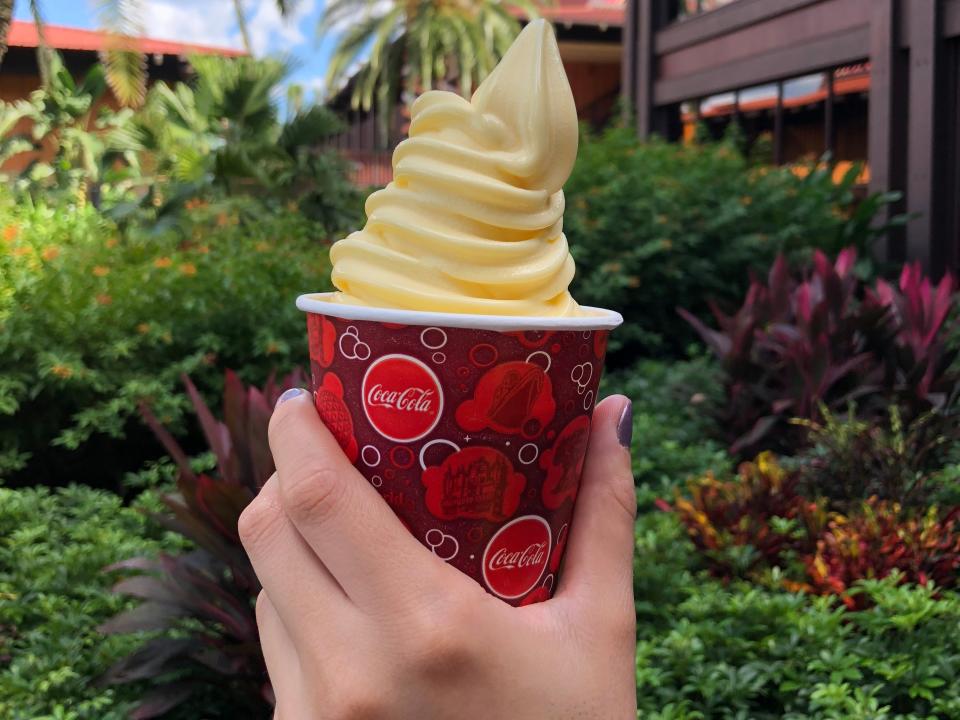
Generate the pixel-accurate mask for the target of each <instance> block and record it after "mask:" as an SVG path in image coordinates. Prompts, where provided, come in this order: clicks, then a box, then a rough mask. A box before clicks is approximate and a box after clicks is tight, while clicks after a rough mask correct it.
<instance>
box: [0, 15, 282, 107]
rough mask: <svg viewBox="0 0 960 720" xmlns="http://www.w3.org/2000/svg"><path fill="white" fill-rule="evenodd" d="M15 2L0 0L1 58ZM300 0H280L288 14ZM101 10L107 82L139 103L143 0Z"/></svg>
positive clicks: (45, 56)
mask: <svg viewBox="0 0 960 720" xmlns="http://www.w3.org/2000/svg"><path fill="white" fill-rule="evenodd" d="M14 2H15V0H0V62H2V61H3V56H4V55H5V54H6V51H7V34H8V31H9V28H10V20H11V19H12V17H13V8H14ZM298 2H299V0H276V3H277V8H278V9H279V10H280V13H281V14H282V15H283V16H284V17H286V16H287V15H289V13H290V12H291V11H292V10H293V8H294V7H295V6H296V5H297V3H298ZM29 3H30V10H31V12H32V14H33V18H34V22H35V23H36V25H37V32H38V34H39V36H40V43H39V44H40V51H39V55H40V70H41V75H42V76H43V77H44V78H45V79H46V78H47V76H48V74H49V72H48V68H49V50H48V49H47V48H46V45H45V43H44V38H43V17H42V14H41V12H40V0H29ZM233 5H234V9H235V10H236V14H237V24H238V25H239V27H240V33H241V35H242V36H243V42H244V46H245V47H246V50H247V52H248V53H251V54H252V47H251V44H250V33H249V31H248V29H247V22H246V15H245V12H244V8H243V0H233ZM97 10H98V15H99V21H100V25H101V27H103V28H104V29H105V30H106V31H107V32H109V33H110V34H111V36H112V40H111V42H110V45H109V47H108V48H107V50H106V52H105V53H104V59H103V60H104V67H105V69H106V75H107V82H108V83H109V84H110V89H111V90H113V93H114V95H116V97H117V99H118V100H120V102H121V103H123V104H124V105H132V106H138V105H140V104H142V103H143V100H144V97H145V96H146V86H147V67H146V61H145V58H144V57H143V55H142V54H141V53H139V52H137V51H136V50H135V49H134V47H133V44H132V43H131V42H130V40H129V38H130V37H136V36H137V35H140V34H142V24H141V22H140V20H141V18H142V17H143V8H142V5H141V0H97Z"/></svg>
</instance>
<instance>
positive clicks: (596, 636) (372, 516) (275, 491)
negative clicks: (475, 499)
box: [239, 392, 636, 720]
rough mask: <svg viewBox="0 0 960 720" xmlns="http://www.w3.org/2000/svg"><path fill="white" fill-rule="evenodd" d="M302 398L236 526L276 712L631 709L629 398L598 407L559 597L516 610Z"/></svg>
mask: <svg viewBox="0 0 960 720" xmlns="http://www.w3.org/2000/svg"><path fill="white" fill-rule="evenodd" d="M290 395H291V394H287V395H285V398H288V399H286V400H285V401H284V398H281V403H280V404H279V405H278V407H277V409H276V411H275V412H274V415H273V418H272V420H271V422H270V446H271V448H272V450H273V454H274V458H275V461H276V466H277V472H276V473H275V474H274V475H273V477H271V478H270V480H269V481H268V482H267V483H266V485H264V487H263V489H262V490H261V491H260V494H259V496H258V497H257V498H256V500H254V502H253V503H251V505H250V506H249V507H248V508H247V509H246V510H245V511H244V513H243V515H242V516H241V518H240V524H239V531H240V536H241V538H242V540H243V544H244V547H245V548H246V550H247V553H248V554H249V555H250V559H251V561H252V563H253V567H254V569H255V570H256V572H257V575H258V577H259V578H260V581H261V582H262V584H263V587H264V590H263V591H262V592H261V593H260V597H259V598H258V601H257V624H258V626H259V628H260V638H261V644H262V648H263V653H264V657H265V659H266V663H267V668H268V670H269V673H270V679H271V682H272V684H273V689H274V693H275V695H276V698H277V707H276V715H275V718H276V719H277V720H318V719H324V720H326V719H330V720H347V719H359V718H370V719H373V718H376V719H377V720H380V719H386V720H393V719H397V720H401V719H402V720H407V719H409V720H434V719H437V720H439V719H443V718H458V719H469V718H494V719H497V720H500V719H507V718H509V719H510V720H527V719H530V720H533V719H540V718H543V719H549V720H566V719H568V718H569V719H571V720H572V719H573V718H580V719H583V720H589V719H592V718H596V719H598V720H620V719H621V718H622V719H624V720H626V718H630V719H631V720H633V719H634V718H635V717H636V694H635V689H634V688H635V662H634V657H635V648H636V637H635V610H634V604H633V582H632V569H633V544H634V536H633V528H634V514H635V510H636V498H635V494H634V487H633V477H632V474H631V470H630V454H629V451H628V450H627V449H626V448H625V446H628V445H629V431H628V430H627V426H628V425H629V423H630V412H629V401H627V400H626V399H625V398H622V397H619V398H617V397H614V398H608V399H607V400H605V401H604V402H603V403H601V404H600V405H598V406H597V408H596V411H595V412H594V421H593V431H592V434H591V437H590V445H589V450H588V453H587V460H586V463H585V467H584V474H583V481H582V485H581V489H580V492H579V495H578V499H577V505H576V510H575V515H574V518H573V522H572V524H571V532H570V539H569V541H568V543H567V552H566V558H565V561H564V562H565V566H564V570H563V573H562V575H561V576H560V583H559V586H558V588H557V593H556V595H555V597H554V598H552V599H551V600H548V601H546V602H543V603H539V604H535V605H530V606H527V607H520V608H514V607H511V606H509V605H507V604H506V603H504V602H501V601H500V600H498V599H497V598H495V597H493V596H492V595H489V594H487V593H486V592H485V591H484V590H483V589H482V588H481V587H480V586H479V585H478V584H477V583H476V582H475V581H473V580H472V579H470V578H468V577H467V576H466V575H463V574H462V573H461V572H460V571H458V570H457V569H455V568H453V567H451V566H449V565H447V564H446V563H445V562H443V561H442V560H440V559H439V558H437V557H436V556H435V555H434V554H433V553H431V552H430V551H429V550H428V549H427V548H425V547H424V546H423V545H421V544H420V543H419V542H418V541H417V539H416V538H414V536H413V535H411V534H410V532H409V531H407V529H406V528H405V527H404V526H403V524H402V523H401V522H400V520H399V519H398V518H397V517H396V515H394V513H393V511H392V510H391V509H390V507H389V506H388V505H387V504H386V502H385V501H384V500H383V499H382V498H381V497H380V495H379V494H378V493H377V491H376V490H375V489H374V488H373V487H372V486H371V485H370V484H369V483H368V482H367V481H366V480H365V479H364V478H363V476H362V475H360V473H358V472H357V470H356V469H355V468H354V467H353V466H352V465H351V464H350V462H349V461H348V460H347V459H346V457H345V456H344V455H343V453H342V452H341V450H340V448H339V446H338V445H337V443H336V440H334V438H333V437H332V436H331V435H330V433H329V432H328V431H327V429H326V428H325V427H324V425H323V423H322V421H321V420H320V418H319V416H318V415H317V413H316V410H315V409H314V406H313V403H312V401H311V397H310V395H309V393H306V392H301V393H299V394H293V395H292V396H290ZM620 438H622V441H621V439H620ZM621 442H622V444H621Z"/></svg>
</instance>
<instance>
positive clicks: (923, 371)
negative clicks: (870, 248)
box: [679, 248, 960, 453]
mask: <svg viewBox="0 0 960 720" xmlns="http://www.w3.org/2000/svg"><path fill="white" fill-rule="evenodd" d="M856 260H857V253H856V251H855V250H854V249H852V248H848V249H847V250H844V251H843V252H841V253H840V254H839V256H838V257H837V260H836V262H835V263H831V262H830V261H829V260H828V259H827V257H826V255H824V254H823V253H821V252H819V251H817V252H816V253H815V254H814V258H813V269H812V270H811V271H810V272H809V273H807V275H806V277H805V278H804V279H802V280H801V281H798V280H797V279H796V278H795V274H794V273H793V272H792V271H791V269H790V267H789V265H788V263H787V261H786V259H785V257H784V256H782V255H781V256H779V257H778V258H777V260H776V261H775V262H774V264H773V267H772V268H771V270H770V274H769V277H768V280H767V283H766V284H764V283H763V282H761V281H759V280H755V281H754V282H753V283H752V284H751V286H750V289H749V291H748V292H747V296H746V299H745V300H744V302H743V305H742V306H741V307H740V309H739V310H738V311H737V312H736V313H734V314H733V315H727V314H725V313H724V312H722V311H721V310H720V309H719V307H717V306H716V305H715V304H714V305H712V309H713V313H714V317H715V318H716V321H717V323H718V325H719V326H720V329H719V330H714V329H711V328H709V327H708V326H707V325H706V324H705V323H703V322H702V321H700V320H699V319H698V318H697V317H695V316H694V315H693V314H692V313H690V312H687V311H685V310H679V312H680V314H681V315H682V316H683V317H684V318H685V319H686V320H687V321H688V322H689V323H690V324H691V325H692V326H693V327H694V328H695V329H696V330H697V332H698V333H699V334H700V337H701V338H702V339H703V341H704V342H705V343H706V344H707V345H708V346H709V347H710V348H711V350H712V351H713V352H714V354H715V355H716V356H717V358H718V359H719V360H720V362H721V365H722V367H723V371H724V373H725V375H726V380H725V385H726V392H727V407H726V409H725V410H724V412H723V426H724V427H725V428H727V429H728V430H729V433H730V438H731V440H732V442H733V445H732V447H731V450H732V451H733V452H734V453H739V452H743V451H745V450H750V449H755V448H757V447H774V448H775V449H778V450H784V451H789V450H792V449H794V448H795V447H796V446H797V445H799V444H802V441H803V434H802V433H801V434H799V435H797V434H796V433H794V434H791V433H789V432H787V430H788V428H787V427H786V422H787V421H788V420H789V419H791V418H806V419H817V418H818V413H819V408H820V407H821V406H823V405H826V406H827V407H830V408H840V409H845V408H846V407H847V406H848V405H849V404H850V403H851V402H854V401H855V402H857V403H859V407H860V408H861V411H862V412H864V413H865V414H866V416H867V417H872V416H875V415H876V413H878V412H883V411H884V410H885V409H886V408H888V407H889V405H890V404H897V405H898V406H899V407H900V409H901V410H902V412H903V413H904V416H905V420H906V421H912V420H913V419H915V418H917V417H919V416H920V415H923V414H924V413H927V412H929V411H930V410H933V409H941V410H948V409H949V408H950V407H952V406H953V405H954V404H955V402H956V400H957V396H958V394H960V382H958V377H957V375H956V372H955V368H954V367H953V363H954V358H955V356H956V350H955V349H951V348H950V347H949V346H948V344H947V343H946V332H943V326H944V321H945V320H946V318H947V315H948V313H949V311H950V308H951V307H952V305H953V303H954V297H953V295H952V292H953V280H952V278H951V276H949V275H946V276H944V278H943V279H942V280H941V281H940V283H939V284H938V285H937V286H936V287H934V286H933V284H932V283H931V282H930V280H929V279H928V278H924V277H923V274H922V272H921V270H920V267H919V265H918V264H915V265H908V266H905V267H904V269H903V272H902V274H901V277H900V286H899V289H896V288H894V287H892V286H891V285H890V284H889V283H886V282H885V281H882V280H881V281H879V282H878V283H877V285H876V286H875V288H873V289H871V288H868V287H866V286H865V284H864V283H863V282H862V281H861V280H860V279H859V278H858V277H857V273H856V268H855V266H856ZM775 428H777V429H778V430H779V432H778V433H777V434H776V435H774V434H773V431H774V429H775Z"/></svg>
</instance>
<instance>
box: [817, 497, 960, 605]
mask: <svg viewBox="0 0 960 720" xmlns="http://www.w3.org/2000/svg"><path fill="white" fill-rule="evenodd" d="M804 563H805V565H806V568H807V576H808V582H809V584H810V588H811V590H812V591H813V592H816V593H818V594H821V595H827V594H830V595H839V596H840V597H841V598H842V599H843V601H844V603H846V604H847V605H848V606H849V607H863V603H864V601H865V600H867V599H868V598H866V597H864V596H863V595H862V594H858V593H852V592H851V590H852V589H853V588H854V586H855V584H856V583H857V582H858V581H859V580H864V579H871V580H873V579H881V578H886V577H889V576H890V575H892V574H894V573H896V574H897V578H898V580H899V581H901V582H910V583H916V584H919V585H926V584H927V583H933V584H934V585H935V586H936V587H939V588H955V587H956V586H957V574H958V571H960V507H958V508H953V509H952V510H950V511H949V512H948V513H946V514H945V515H944V514H941V513H940V511H939V510H938V509H937V508H930V509H929V510H927V511H926V512H925V513H923V514H922V515H919V516H916V515H905V514H904V512H903V509H902V508H901V507H900V505H899V504H898V503H891V502H886V501H882V500H877V499H876V498H871V499H870V500H868V501H867V502H865V503H863V504H862V505H861V506H860V508H859V509H858V510H857V512H856V513H854V514H852V515H851V516H850V517H844V516H842V515H837V516H835V517H833V518H831V519H830V521H829V523H828V524H827V527H826V529H825V530H824V532H823V533H822V535H821V536H820V537H819V538H818V539H817V548H816V552H815V553H814V554H812V555H810V556H809V557H806V558H804Z"/></svg>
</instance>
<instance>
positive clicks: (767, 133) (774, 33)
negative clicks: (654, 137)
mask: <svg viewBox="0 0 960 720" xmlns="http://www.w3.org/2000/svg"><path fill="white" fill-rule="evenodd" d="M623 38H624V43H623V46H624V60H623V96H624V99H625V101H626V103H627V104H628V105H629V106H630V107H632V108H633V109H634V110H635V112H636V122H637V130H638V132H639V133H640V134H641V135H649V134H651V133H659V134H662V135H664V136H666V137H668V138H671V139H679V138H681V137H683V136H684V135H685V134H687V135H689V133H690V132H692V128H693V127H694V124H695V122H697V121H702V122H704V123H705V125H706V127H707V128H708V129H709V131H710V132H711V133H714V134H720V133H721V132H723V131H724V129H725V128H726V126H727V125H729V123H731V122H738V123H740V125H741V127H742V129H743V131H744V134H745V135H746V138H747V140H748V142H752V143H756V142H760V141H763V142H765V143H769V152H770V154H771V159H772V160H774V161H777V162H790V161H794V160H800V159H805V158H816V157H818V156H821V155H822V154H823V153H824V152H830V153H831V155H832V156H833V158H834V159H835V160H837V161H840V162H845V163H849V162H855V161H859V162H863V163H864V164H865V168H866V169H865V172H864V175H863V181H864V183H865V184H867V185H869V187H870V188H871V189H872V190H877V191H879V190H888V189H890V190H900V191H902V192H903V193H904V200H903V202H902V203H901V204H900V205H899V206H898V207H895V208H893V210H892V212H908V213H910V214H912V215H915V219H913V220H912V221H911V222H910V223H909V225H908V226H907V228H906V229H905V230H904V231H903V232H902V233H900V234H899V235H895V236H894V237H892V238H891V239H890V240H889V241H888V242H887V246H886V247H884V248H883V249H882V252H883V253H884V254H885V255H886V256H887V257H888V258H889V259H891V260H897V261H899V260H904V259H906V258H916V259H919V260H920V261H921V262H922V263H923V264H924V266H925V267H926V268H927V269H928V270H930V271H932V272H934V273H935V274H940V273H942V272H943V271H945V270H947V269H953V270H954V271H956V270H958V269H960V202H958V199H960V0H629V2H628V7H627V18H626V21H625V24H624V31H623Z"/></svg>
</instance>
